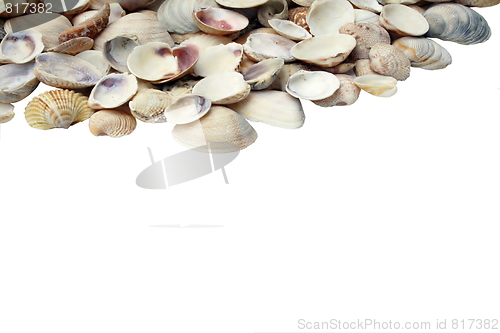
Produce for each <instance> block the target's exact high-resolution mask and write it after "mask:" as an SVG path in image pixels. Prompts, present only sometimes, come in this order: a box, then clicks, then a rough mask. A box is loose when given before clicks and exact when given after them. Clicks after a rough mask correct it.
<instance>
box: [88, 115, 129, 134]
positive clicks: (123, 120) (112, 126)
mask: <svg viewBox="0 0 500 333" xmlns="http://www.w3.org/2000/svg"><path fill="white" fill-rule="evenodd" d="M136 126H137V121H136V120H135V118H134V116H132V115H131V114H129V113H127V112H123V111H119V110H100V111H97V112H96V113H94V114H93V115H92V116H91V117H90V119H89V129H90V132H91V133H92V134H93V135H95V136H110V137H113V138H119V137H121V136H125V135H129V134H131V133H132V132H133V131H134V130H135V127H136Z"/></svg>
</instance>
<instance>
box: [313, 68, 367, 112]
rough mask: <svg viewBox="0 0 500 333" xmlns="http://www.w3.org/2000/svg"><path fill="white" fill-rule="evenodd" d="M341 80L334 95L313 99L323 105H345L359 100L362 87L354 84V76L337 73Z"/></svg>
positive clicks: (317, 103)
mask: <svg viewBox="0 0 500 333" xmlns="http://www.w3.org/2000/svg"><path fill="white" fill-rule="evenodd" d="M335 76H336V77H337V79H338V80H339V82H340V88H339V89H338V90H337V91H335V92H334V93H333V95H331V96H329V97H327V98H325V99H321V100H316V101H313V103H314V104H316V105H318V106H321V107H331V106H344V105H351V104H354V102H356V101H357V100H358V97H359V93H360V91H361V89H360V88H359V87H358V86H356V85H355V84H354V77H352V76H351V75H346V74H335Z"/></svg>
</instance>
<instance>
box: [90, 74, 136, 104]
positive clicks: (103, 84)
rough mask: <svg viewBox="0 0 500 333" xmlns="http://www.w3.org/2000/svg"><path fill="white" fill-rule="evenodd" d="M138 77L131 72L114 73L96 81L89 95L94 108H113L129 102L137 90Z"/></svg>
mask: <svg viewBox="0 0 500 333" xmlns="http://www.w3.org/2000/svg"><path fill="white" fill-rule="evenodd" d="M137 89H138V87H137V79H136V78H135V76H133V75H131V74H126V73H124V74H117V73H112V74H108V75H106V76H104V77H103V78H102V79H100V80H99V82H97V83H96V85H95V86H94V88H92V92H91V93H90V96H89V106H90V107H91V108H93V109H113V108H116V107H119V106H120V105H123V104H125V103H126V102H128V101H129V100H130V99H131V98H132V96H134V95H135V94H136V92H137Z"/></svg>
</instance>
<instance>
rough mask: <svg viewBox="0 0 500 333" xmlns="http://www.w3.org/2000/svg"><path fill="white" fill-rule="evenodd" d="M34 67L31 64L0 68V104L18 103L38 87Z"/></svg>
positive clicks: (10, 65)
mask: <svg viewBox="0 0 500 333" xmlns="http://www.w3.org/2000/svg"><path fill="white" fill-rule="evenodd" d="M34 67H35V63H33V62H29V63H26V64H9V65H2V66H0V103H15V102H19V101H20V100H22V99H24V98H25V97H27V96H28V95H29V94H31V93H32V92H33V90H35V89H36V87H38V84H39V83H40V81H38V79H37V78H36V76H35V74H34V73H33V68H34Z"/></svg>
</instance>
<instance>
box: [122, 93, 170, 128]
mask: <svg viewBox="0 0 500 333" xmlns="http://www.w3.org/2000/svg"><path fill="white" fill-rule="evenodd" d="M172 102H173V97H172V94H170V93H167V92H164V91H161V90H158V89H143V90H140V91H138V92H137V94H136V95H135V96H134V97H133V98H132V99H131V100H130V102H129V103H128V106H129V107H130V112H131V113H132V115H133V116H134V117H136V118H137V119H139V120H140V121H143V122H145V123H164V122H166V121H167V117H166V116H165V111H166V110H167V107H168V106H169V105H170V104H172Z"/></svg>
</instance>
